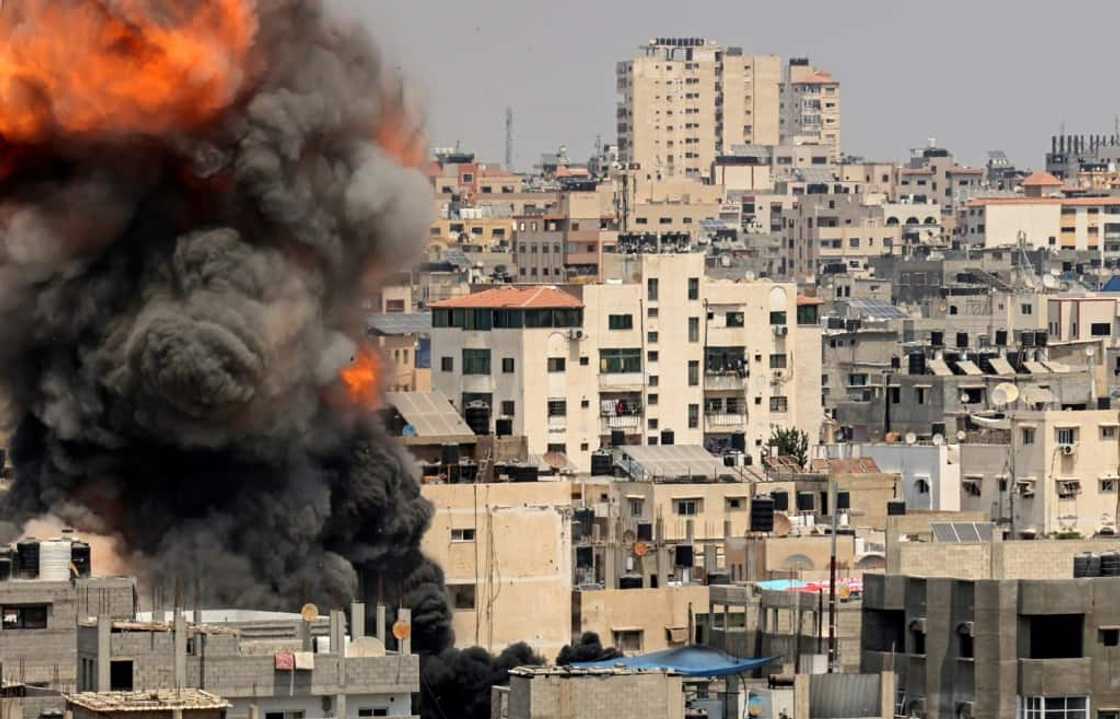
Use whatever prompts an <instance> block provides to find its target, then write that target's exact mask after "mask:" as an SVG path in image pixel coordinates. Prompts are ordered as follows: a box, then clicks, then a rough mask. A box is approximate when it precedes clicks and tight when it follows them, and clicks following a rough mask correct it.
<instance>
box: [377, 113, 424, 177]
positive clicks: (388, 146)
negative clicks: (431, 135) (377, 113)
mask: <svg viewBox="0 0 1120 719" xmlns="http://www.w3.org/2000/svg"><path fill="white" fill-rule="evenodd" d="M374 139H375V140H376V142H377V144H378V145H380V146H381V149H382V150H384V151H385V154H387V155H389V157H391V158H393V159H394V160H396V162H397V164H399V165H401V166H402V167H408V168H413V169H415V168H419V167H423V166H424V163H425V162H426V161H427V159H428V138H427V136H426V135H425V134H424V130H423V128H422V127H421V125H420V122H419V121H418V120H417V118H416V117H414V116H413V115H411V114H410V113H409V112H408V110H406V109H405V108H404V107H403V105H402V104H399V103H398V104H390V105H389V107H388V108H387V109H386V110H385V111H384V112H383V113H382V116H381V124H380V125H379V126H378V128H377V134H376V136H375V138H374Z"/></svg>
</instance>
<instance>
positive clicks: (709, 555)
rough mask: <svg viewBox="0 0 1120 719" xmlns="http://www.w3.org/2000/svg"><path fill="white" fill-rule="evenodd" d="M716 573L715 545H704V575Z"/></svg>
mask: <svg viewBox="0 0 1120 719" xmlns="http://www.w3.org/2000/svg"><path fill="white" fill-rule="evenodd" d="M714 571H716V545H714V544H706V545H704V574H705V575H708V574H711V573H712V572H714Z"/></svg>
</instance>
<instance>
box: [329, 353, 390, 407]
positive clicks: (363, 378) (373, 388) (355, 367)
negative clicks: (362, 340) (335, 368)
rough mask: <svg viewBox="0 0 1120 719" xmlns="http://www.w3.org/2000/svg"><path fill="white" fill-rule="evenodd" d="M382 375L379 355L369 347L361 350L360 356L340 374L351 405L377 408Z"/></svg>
mask: <svg viewBox="0 0 1120 719" xmlns="http://www.w3.org/2000/svg"><path fill="white" fill-rule="evenodd" d="M380 375H381V363H380V362H379V361H378V359H377V354H376V353H375V352H374V351H373V350H372V349H370V348H369V347H361V348H359V350H358V356H357V357H356V358H355V359H354V361H353V362H352V363H350V365H349V366H347V367H343V368H342V371H341V372H340V373H339V377H340V378H341V379H342V383H343V384H344V385H345V386H346V395H347V398H348V399H349V400H350V403H351V404H352V405H354V406H356V407H361V408H364V409H375V408H376V407H377V393H378V378H379V377H380Z"/></svg>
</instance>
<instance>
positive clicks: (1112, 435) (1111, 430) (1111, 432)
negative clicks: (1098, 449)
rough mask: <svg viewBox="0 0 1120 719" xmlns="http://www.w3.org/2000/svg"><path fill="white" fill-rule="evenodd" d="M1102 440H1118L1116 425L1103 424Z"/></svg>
mask: <svg viewBox="0 0 1120 719" xmlns="http://www.w3.org/2000/svg"><path fill="white" fill-rule="evenodd" d="M1101 439H1110V440H1114V439H1116V425H1114V424H1102V425H1101Z"/></svg>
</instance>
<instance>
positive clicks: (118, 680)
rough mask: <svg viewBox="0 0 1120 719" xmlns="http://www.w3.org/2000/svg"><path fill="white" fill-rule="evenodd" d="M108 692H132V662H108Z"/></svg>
mask: <svg viewBox="0 0 1120 719" xmlns="http://www.w3.org/2000/svg"><path fill="white" fill-rule="evenodd" d="M109 691H113V692H130V691H132V661H131V660H126V661H119V660H114V661H110V662H109Z"/></svg>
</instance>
